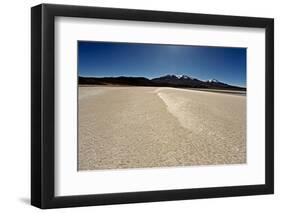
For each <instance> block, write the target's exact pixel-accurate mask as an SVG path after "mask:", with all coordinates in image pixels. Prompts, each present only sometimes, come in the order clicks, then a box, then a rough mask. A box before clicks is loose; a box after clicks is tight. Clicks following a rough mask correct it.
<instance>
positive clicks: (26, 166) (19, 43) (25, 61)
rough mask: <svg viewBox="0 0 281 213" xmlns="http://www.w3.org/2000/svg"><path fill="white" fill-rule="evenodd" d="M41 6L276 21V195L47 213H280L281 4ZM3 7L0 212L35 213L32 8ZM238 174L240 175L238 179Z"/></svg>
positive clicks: (157, 0)
mask: <svg viewBox="0 0 281 213" xmlns="http://www.w3.org/2000/svg"><path fill="white" fill-rule="evenodd" d="M43 2H44V3H57V4H74V5H75V4H76V5H77V4H80V5H89V6H105V7H123V8H134V9H150V10H170V11H180V12H194V13H210V14H226V15H242V16H260V17H272V18H275V109H276V110H275V132H276V134H275V162H276V163H275V172H276V174H275V179H276V181H275V195H265V196H250V197H236V198H219V199H201V200H189V201H188V200H187V201H173V202H158V203H145V204H129V205H128V204H127V205H111V206H100V207H83V208H71V209H57V210H50V211H51V212H77V211H79V212H92V211H95V212H125V213H126V212H151V211H153V212H171V211H172V212H186V211H188V212H216V213H219V212H229V213H231V212H235V213H237V212H278V210H279V211H280V210H281V181H280V180H281V168H280V163H279V162H281V145H280V143H279V142H280V140H281V131H279V132H278V130H279V129H280V128H281V119H280V118H281V117H280V116H281V114H280V113H281V110H280V109H281V96H280V95H281V94H280V91H281V86H280V85H281V84H280V83H281V74H280V72H278V70H280V68H281V64H280V61H279V60H278V58H280V55H281V46H280V39H279V38H280V37H281V13H280V8H281V3H279V2H280V1H278V0H275V1H274V0H266V1H265V0H264V1H258V0H256V1H249V0H248V1H246V0H235V1H234V0H232V1H225V0H212V1H208V0H205V1H203V0H192V1H188V0H169V1H168V0H167V1H164V0H154V1H153V0H131V1H130V0H119V1H116V0H115V1H114V0H107V1H102V0H96V1H94V0H79V1H78V0H76V1H75V0H68V1H66V0H53V1H49V0H45V1H43ZM40 3H42V2H41V1H37V0H29V1H22V0H17V1H16V0H10V1H3V2H1V12H0V16H1V18H0V23H1V25H0V26H1V32H0V38H1V39H0V54H1V55H0V72H1V78H0V94H1V96H0V97H1V104H0V130H1V131H0V138H1V139H0V141H1V142H0V144H1V149H0V168H1V175H0V203H1V204H0V212H39V211H40V210H39V209H37V208H34V207H32V206H30V205H29V197H30V7H31V6H34V5H37V4H40ZM237 175H239V174H237Z"/></svg>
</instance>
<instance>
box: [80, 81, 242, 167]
mask: <svg viewBox="0 0 281 213" xmlns="http://www.w3.org/2000/svg"><path fill="white" fill-rule="evenodd" d="M78 97H79V98H78V99H79V101H78V107H79V113H78V119H79V131H78V134H79V141H78V170H80V171H81V170H104V169H128V168H148V167H167V166H171V167H176V166H196V165H219V164H242V163H246V95H245V94H239V93H237V94H235V93H228V92H212V91H202V90H194V89H178V88H171V87H140V86H139V87H134V86H127V87H126V86H79V94H78Z"/></svg>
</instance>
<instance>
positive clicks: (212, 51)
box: [78, 41, 246, 87]
mask: <svg viewBox="0 0 281 213" xmlns="http://www.w3.org/2000/svg"><path fill="white" fill-rule="evenodd" d="M78 72H79V75H80V76H84V77H116V76H135V77H136V76H139V77H147V78H149V79H151V78H155V77H159V76H163V75H166V74H177V75H183V74H184V75H188V76H191V77H195V78H198V79H200V80H208V79H213V78H214V79H217V80H219V81H222V82H225V83H228V84H232V85H237V86H243V87H245V86H246V48H229V47H206V46H188V45H165V44H137V43H115V42H92V41H90V42H88V41H78Z"/></svg>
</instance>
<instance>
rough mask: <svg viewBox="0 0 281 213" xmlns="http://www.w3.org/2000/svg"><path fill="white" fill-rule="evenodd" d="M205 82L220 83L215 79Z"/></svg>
mask: <svg viewBox="0 0 281 213" xmlns="http://www.w3.org/2000/svg"><path fill="white" fill-rule="evenodd" d="M207 82H209V83H220V82H219V81H218V80H217V79H214V78H213V79H210V80H207Z"/></svg>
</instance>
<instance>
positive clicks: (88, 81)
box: [79, 75, 246, 90]
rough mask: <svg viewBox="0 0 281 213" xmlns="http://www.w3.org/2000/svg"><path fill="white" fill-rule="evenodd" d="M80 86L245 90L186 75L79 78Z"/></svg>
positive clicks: (214, 80) (216, 81)
mask: <svg viewBox="0 0 281 213" xmlns="http://www.w3.org/2000/svg"><path fill="white" fill-rule="evenodd" d="M79 84H80V85H130V86H161V87H182V88H206V89H229V90H246V88H242V87H237V86H232V85H229V84H226V83H223V82H220V81H218V80H216V79H212V80H208V81H201V80H198V79H196V78H192V77H190V76H187V75H165V76H161V77H159V78H153V79H151V80H149V79H148V78H144V77H125V76H120V77H102V78H96V77H81V76H79Z"/></svg>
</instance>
